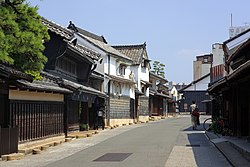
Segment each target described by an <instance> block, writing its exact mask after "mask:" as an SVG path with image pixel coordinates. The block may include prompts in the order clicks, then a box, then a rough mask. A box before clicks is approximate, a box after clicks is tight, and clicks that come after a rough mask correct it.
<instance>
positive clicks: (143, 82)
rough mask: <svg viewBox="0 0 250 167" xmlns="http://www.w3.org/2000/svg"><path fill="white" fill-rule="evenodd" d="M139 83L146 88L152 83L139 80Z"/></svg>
mask: <svg viewBox="0 0 250 167" xmlns="http://www.w3.org/2000/svg"><path fill="white" fill-rule="evenodd" d="M141 83H142V84H144V85H146V86H147V87H149V86H151V85H152V83H150V82H148V81H143V80H141Z"/></svg>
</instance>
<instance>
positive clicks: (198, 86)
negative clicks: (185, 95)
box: [184, 75, 210, 91]
mask: <svg viewBox="0 0 250 167" xmlns="http://www.w3.org/2000/svg"><path fill="white" fill-rule="evenodd" d="M209 82H210V75H209V76H208V77H206V78H204V79H202V80H200V81H199V82H197V83H195V84H192V85H191V86H189V87H188V88H186V89H185V90H184V91H206V90H207V89H208V84H209Z"/></svg>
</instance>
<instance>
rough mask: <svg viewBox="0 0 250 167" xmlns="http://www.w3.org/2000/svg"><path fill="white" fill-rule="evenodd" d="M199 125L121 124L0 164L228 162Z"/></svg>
mask: <svg viewBox="0 0 250 167" xmlns="http://www.w3.org/2000/svg"><path fill="white" fill-rule="evenodd" d="M201 128H202V127H200V131H199V130H197V131H192V130H191V127H190V116H182V117H175V118H167V119H164V120H160V121H156V122H150V123H146V124H139V125H138V124H137V125H130V126H124V127H119V128H116V129H114V130H104V131H102V132H101V133H99V134H98V135H95V136H93V137H91V138H85V139H77V140H75V141H72V142H70V143H64V144H62V145H61V146H58V147H52V148H49V150H47V151H44V152H42V154H40V155H29V156H27V157H25V158H24V159H23V160H19V161H12V162H11V161H10V162H0V166H1V167H2V166H3V167H5V166H6V167H7V166H8V167H11V166H15V167H16V166H18V167H22V166H26V167H29V166H32V167H36V166H46V167H71V166H72V167H99V166H101V167H106V166H107V167H164V166H171V167H172V166H183V165H184V166H202V167H203V166H225V167H226V166H230V165H229V164H228V162H227V161H226V160H225V158H224V157H223V156H222V155H221V154H220V153H219V152H218V150H217V149H216V148H215V147H214V146H213V145H212V144H211V143H210V142H209V141H208V139H207V138H206V137H205V134H204V132H202V129H201ZM183 157H184V158H183ZM185 157H186V158H187V159H185ZM187 164H189V165H187Z"/></svg>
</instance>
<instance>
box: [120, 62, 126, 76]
mask: <svg viewBox="0 0 250 167" xmlns="http://www.w3.org/2000/svg"><path fill="white" fill-rule="evenodd" d="M126 68H127V67H126V66H125V65H123V64H121V65H120V66H119V68H118V75H125V71H126Z"/></svg>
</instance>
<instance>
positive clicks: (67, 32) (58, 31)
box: [42, 18, 74, 40]
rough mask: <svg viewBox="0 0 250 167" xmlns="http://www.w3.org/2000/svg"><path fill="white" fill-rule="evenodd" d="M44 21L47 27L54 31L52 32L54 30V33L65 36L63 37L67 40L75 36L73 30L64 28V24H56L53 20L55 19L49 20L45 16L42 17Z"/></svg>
mask: <svg viewBox="0 0 250 167" xmlns="http://www.w3.org/2000/svg"><path fill="white" fill-rule="evenodd" d="M42 23H43V24H44V25H45V26H47V28H48V29H49V30H50V31H52V32H54V33H56V34H58V35H60V36H61V37H63V38H66V39H67V40H71V39H72V38H73V35H74V33H73V31H72V30H69V29H67V28H64V27H63V26H61V25H59V24H56V23H55V22H53V21H49V20H47V19H45V18H42Z"/></svg>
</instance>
